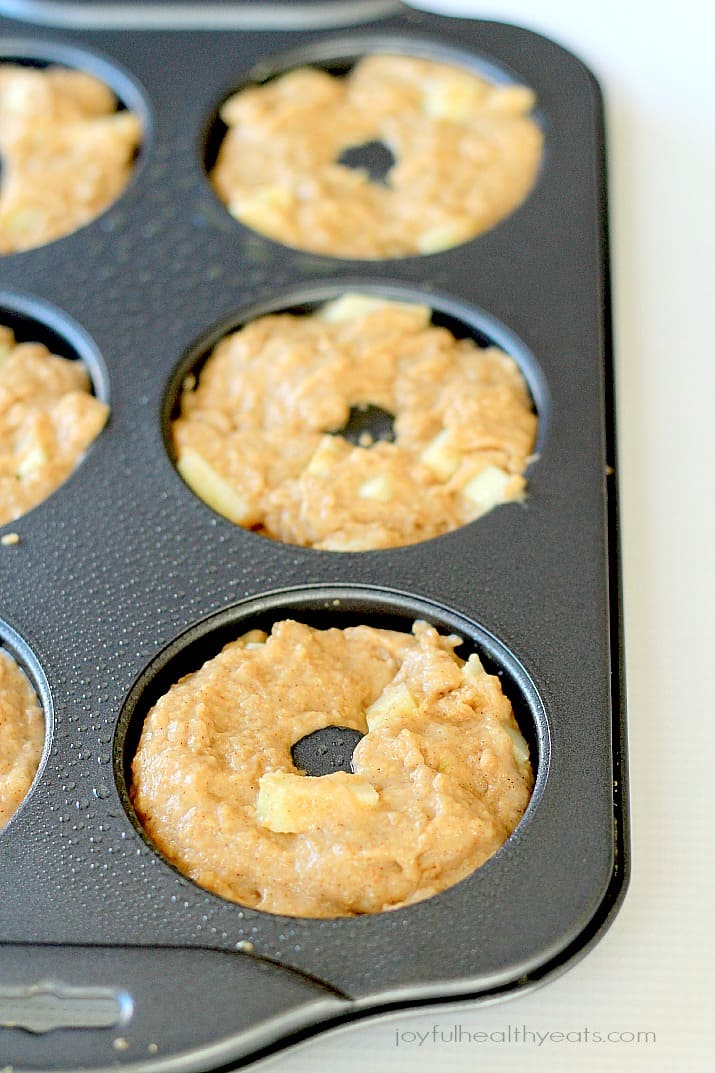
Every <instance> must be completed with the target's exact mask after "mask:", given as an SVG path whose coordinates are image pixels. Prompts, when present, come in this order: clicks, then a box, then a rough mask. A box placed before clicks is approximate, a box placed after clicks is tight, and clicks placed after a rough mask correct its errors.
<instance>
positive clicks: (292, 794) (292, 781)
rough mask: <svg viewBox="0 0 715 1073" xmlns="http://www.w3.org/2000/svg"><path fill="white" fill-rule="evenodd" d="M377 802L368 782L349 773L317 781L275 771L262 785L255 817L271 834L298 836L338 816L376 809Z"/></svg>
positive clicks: (336, 773) (266, 777) (329, 776)
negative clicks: (274, 832) (273, 832)
mask: <svg viewBox="0 0 715 1073" xmlns="http://www.w3.org/2000/svg"><path fill="white" fill-rule="evenodd" d="M378 801H379V795H378V793H377V790H375V788H374V787H373V786H371V785H370V783H369V782H367V781H366V780H365V779H362V778H360V776H359V775H349V774H348V773H347V772H346V771H336V772H334V773H333V774H332V775H321V776H319V777H316V778H314V777H312V776H310V775H296V774H294V773H293V772H289V771H273V772H269V773H268V774H266V775H263V776H262V777H261V779H260V781H259V784H258V797H257V799H256V816H257V819H258V822H259V823H260V824H262V826H263V827H267V828H268V829H269V831H276V832H277V833H279V834H299V833H300V832H301V831H310V830H314V829H315V828H319V827H323V826H325V825H326V824H329V823H330V821H331V820H334V819H335V817H336V816H338V815H342V816H349V814H350V813H351V812H353V813H354V812H357V811H361V810H362V809H366V808H373V807H374V806H375V805H376V804H377V802H378Z"/></svg>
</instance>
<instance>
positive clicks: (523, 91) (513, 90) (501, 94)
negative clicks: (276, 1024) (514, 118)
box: [483, 86, 536, 115]
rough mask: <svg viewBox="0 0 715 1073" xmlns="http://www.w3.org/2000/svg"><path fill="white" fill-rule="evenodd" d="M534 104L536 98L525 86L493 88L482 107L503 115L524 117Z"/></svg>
mask: <svg viewBox="0 0 715 1073" xmlns="http://www.w3.org/2000/svg"><path fill="white" fill-rule="evenodd" d="M535 103H536V96H535V94H534V92H533V90H530V89H529V88H528V87H527V86H494V88H493V89H492V91H491V93H489V94H488V96H487V97H486V99H485V101H484V105H483V107H484V108H485V109H487V110H488V111H490V112H499V113H501V114H504V115H525V114H526V113H527V112H530V111H531V109H532V108H533V107H534V105H535Z"/></svg>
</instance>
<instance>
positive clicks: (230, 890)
mask: <svg viewBox="0 0 715 1073" xmlns="http://www.w3.org/2000/svg"><path fill="white" fill-rule="evenodd" d="M457 644H459V638H456V637H444V636H440V635H439V634H438V633H437V631H436V630H435V629H434V628H433V627H432V626H429V625H427V623H424V622H417V623H415V625H414V628H413V634H412V635H410V634H407V633H399V632H396V631H389V630H380V629H374V628H371V627H368V626H357V627H350V628H348V629H345V630H339V629H330V630H317V629H313V628H311V627H309V626H307V625H304V624H302V623H298V622H294V621H291V620H285V621H282V622H278V623H276V624H275V625H274V626H273V629H272V632H271V634H270V636H269V637H266V634H265V633H262V632H260V631H258V630H253V631H251V632H250V633H248V634H245V635H244V636H243V637H241V638H240V639H239V640H237V641H234V642H231V643H230V644H228V645H226V647H225V648H224V649H223V651H222V652H221V653H220V654H219V655H218V656H216V657H215V658H214V659H212V660H209V661H208V662H207V663H205V664H204V666H203V667H202V668H201V669H200V670H198V671H196V672H195V673H193V674H189V675H186V676H185V677H184V678H182V679H181V680H180V681H179V682H177V683H176V684H175V685H173V686H172V687H171V688H170V689H169V691H168V692H167V693H166V694H164V696H163V697H161V698H160V699H159V701H158V702H157V703H156V705H155V706H154V707H153V708H152V710H151V711H150V712H149V714H148V715H147V717H146V720H145V722H144V727H143V731H142V735H141V740H140V742H139V746H138V749H137V752H136V755H135V757H134V760H133V764H132V774H133V783H132V787H131V796H132V800H133V802H134V806H135V809H136V811H137V815H138V817H139V819H140V820H141V822H142V824H143V825H144V827H145V829H146V832H147V834H148V836H149V837H150V838H151V839H152V841H153V842H154V844H155V845H156V846H157V847H158V849H159V850H160V851H161V852H162V853H163V854H164V855H165V856H166V857H167V858H168V859H169V860H170V861H171V862H172V863H174V864H175V865H176V866H177V868H179V869H180V870H181V871H182V872H184V873H186V875H188V876H190V877H191V878H192V879H193V880H195V881H196V882H197V883H199V884H200V885H201V886H203V887H207V888H208V889H209V890H211V891H214V892H215V893H217V894H219V895H221V896H222V897H224V898H229V899H231V900H234V901H237V902H240V903H241V904H243V905H246V906H251V907H255V908H259V909H264V910H267V911H268V912H272V913H283V914H287V915H289V916H311V917H332V916H349V915H353V914H358V913H376V912H380V911H382V910H385V909H395V908H397V907H399V906H403V905H409V904H410V903H412V902H416V901H419V900H421V899H423V898H428V897H430V896H431V895H433V894H435V893H437V892H438V891H441V890H444V889H445V888H446V887H449V886H451V885H452V884H454V883H456V882H458V881H459V880H460V879H464V878H465V877H466V876H468V875H469V874H470V873H471V872H473V871H474V869H475V868H478V867H479V866H480V865H481V864H482V863H483V862H484V861H485V860H487V858H488V857H490V856H491V855H492V854H493V853H495V852H496V850H497V849H498V848H499V847H500V846H501V845H502V843H503V842H504V841H505V840H506V839H507V838H508V837H509V835H510V834H511V833H512V831H513V830H514V828H515V827H516V825H517V824H518V822H519V820H520V819H521V817H522V815H523V813H524V810H525V808H526V806H527V804H528V801H529V797H530V794H531V788H532V785H533V774H532V768H531V764H530V762H529V751H528V748H527V745H526V742H525V740H524V738H523V737H522V735H521V734H520V732H519V730H518V728H517V724H516V722H515V720H514V716H513V713H512V708H511V704H510V703H509V700H508V699H507V698H506V697H505V696H504V694H503V693H502V690H501V684H500V682H499V679H498V678H497V677H496V676H492V675H489V674H487V673H486V672H485V671H484V668H483V667H482V665H481V663H480V661H479V658H478V657H477V656H476V655H472V656H470V657H469V659H468V660H467V662H466V663H464V662H463V661H462V660H461V659H459V658H458V657H457V656H456V654H455V652H454V648H455V646H456V645H457ZM331 725H332V726H343V727H352V728H355V729H357V730H360V731H362V732H364V734H365V736H364V737H363V738H362V740H361V741H360V742H359V744H358V745H357V747H356V749H355V752H354V754H353V761H352V764H353V772H354V773H353V774H347V773H346V772H344V771H339V772H336V773H334V774H329V775H323V776H320V777H311V776H308V775H306V774H304V773H302V772H301V771H299V770H298V769H297V768H296V767H295V766H294V764H293V762H292V758H291V746H292V745H294V744H295V743H296V742H297V741H298V740H299V739H301V738H302V737H303V736H304V735H306V734H310V733H312V732H313V731H315V730H317V729H318V728H320V727H325V726H331Z"/></svg>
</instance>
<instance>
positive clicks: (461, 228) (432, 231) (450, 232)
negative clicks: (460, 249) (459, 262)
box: [417, 216, 477, 253]
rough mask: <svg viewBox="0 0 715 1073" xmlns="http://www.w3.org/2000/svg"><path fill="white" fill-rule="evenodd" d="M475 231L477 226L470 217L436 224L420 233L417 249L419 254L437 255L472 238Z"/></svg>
mask: <svg viewBox="0 0 715 1073" xmlns="http://www.w3.org/2000/svg"><path fill="white" fill-rule="evenodd" d="M476 230H477V224H476V223H475V221H474V220H473V219H472V218H471V216H462V217H460V218H459V219H456V220H450V221H449V222H448V223H443V224H436V225H435V226H434V227H428V228H427V230H426V231H423V232H422V234H421V235H420V236H419V238H418V239H417V249H418V250H419V252H420V253H439V251H440V250H448V249H451V248H452V246H459V244H460V243H462V242H466V241H467V239H470V238H472V237H473V235H474V234H475V232H476Z"/></svg>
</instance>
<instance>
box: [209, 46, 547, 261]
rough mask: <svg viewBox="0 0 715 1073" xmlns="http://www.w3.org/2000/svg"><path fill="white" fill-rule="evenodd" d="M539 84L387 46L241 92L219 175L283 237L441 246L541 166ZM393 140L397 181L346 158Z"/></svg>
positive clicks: (227, 190) (403, 248)
mask: <svg viewBox="0 0 715 1073" xmlns="http://www.w3.org/2000/svg"><path fill="white" fill-rule="evenodd" d="M533 105H534V95H533V93H532V92H531V90H529V89H527V88H526V87H525V86H517V85H493V84H491V83H489V82H486V81H485V80H484V79H482V78H479V77H478V76H477V75H475V74H472V73H471V72H470V71H468V70H466V69H464V68H460V67H455V66H452V65H450V64H445V63H436V62H434V61H431V60H426V59H420V58H417V57H414V56H392V55H373V56H367V57H366V58H365V59H363V60H361V61H360V62H359V63H357V64H356V65H355V67H354V68H353V69H352V71H351V72H350V73H349V74H348V75H347V76H346V77H342V78H340V77H333V76H332V75H330V74H328V73H327V72H325V71H322V70H316V69H313V68H305V67H303V68H299V69H297V70H294V71H291V72H289V73H288V74H285V75H283V76H282V77H280V78H276V79H274V80H273V81H271V82H269V83H267V84H266V85H262V86H252V87H250V88H247V89H243V90H240V91H239V92H238V93H236V94H235V95H234V96H233V97H231V98H230V99H229V100H227V101H226V103H225V104H224V105H223V107H222V108H221V118H222V119H223V121H224V122H225V123H226V125H227V126H228V134H227V135H226V137H225V139H224V141H223V143H222V145H221V148H220V150H219V154H218V158H217V161H216V166H215V168H214V170H213V172H212V181H213V184H214V186H215V188H216V191H217V193H218V195H219V197H221V199H222V200H223V201H224V202H225V203H226V205H227V206H228V209H229V211H230V212H231V213H232V214H233V215H234V216H235V217H236V218H237V219H239V220H242V221H243V222H244V223H245V224H247V225H248V226H249V227H252V228H254V229H255V230H256V231H260V232H262V233H263V234H265V235H268V236H269V237H270V238H273V239H275V240H276V241H279V242H282V243H284V244H286V245H288V246H294V247H297V248H299V249H303V250H310V251H313V252H315V253H322V254H329V255H331V256H337V257H350V258H384V257H405V256H409V255H414V254H420V253H433V252H435V251H437V250H442V249H446V248H448V247H450V246H455V245H458V244H459V243H462V242H466V241H467V239H470V238H472V237H473V236H474V235H476V234H478V233H479V232H481V231H485V230H486V229H487V228H489V227H492V226H493V225H494V224H495V223H497V222H498V221H499V220H501V219H503V218H504V217H505V216H507V215H509V213H511V212H513V210H514V209H515V208H516V207H517V206H518V205H519V204H520V203H521V202H522V201H523V199H524V198H525V197H526V195H527V194H528V192H529V190H530V189H531V187H532V185H533V183H534V180H535V178H536V174H537V171H538V167H539V162H540V159H541V150H542V140H543V139H542V135H541V131H540V129H539V127H538V126H537V125H536V123H535V122H534V121H533V119H531V118H530V115H529V113H530V111H531V109H532V108H533ZM371 142H380V143H381V144H382V145H383V146H384V147H386V148H387V149H389V150H390V152H391V153H392V155H393V157H394V159H395V163H394V165H393V166H392V167H391V169H390V170H389V172H388V173H387V175H386V176H385V179H384V182H380V181H373V180H371V178H370V175H369V172H368V171H367V170H366V169H364V168H362V169H356V168H353V167H349V166H346V164H345V163H344V162H343V163H340V162H339V158H340V157H341V155H342V154H343V153H344V152H345V151H346V150H349V149H351V148H354V147H356V146H361V145H365V144H367V143H371Z"/></svg>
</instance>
